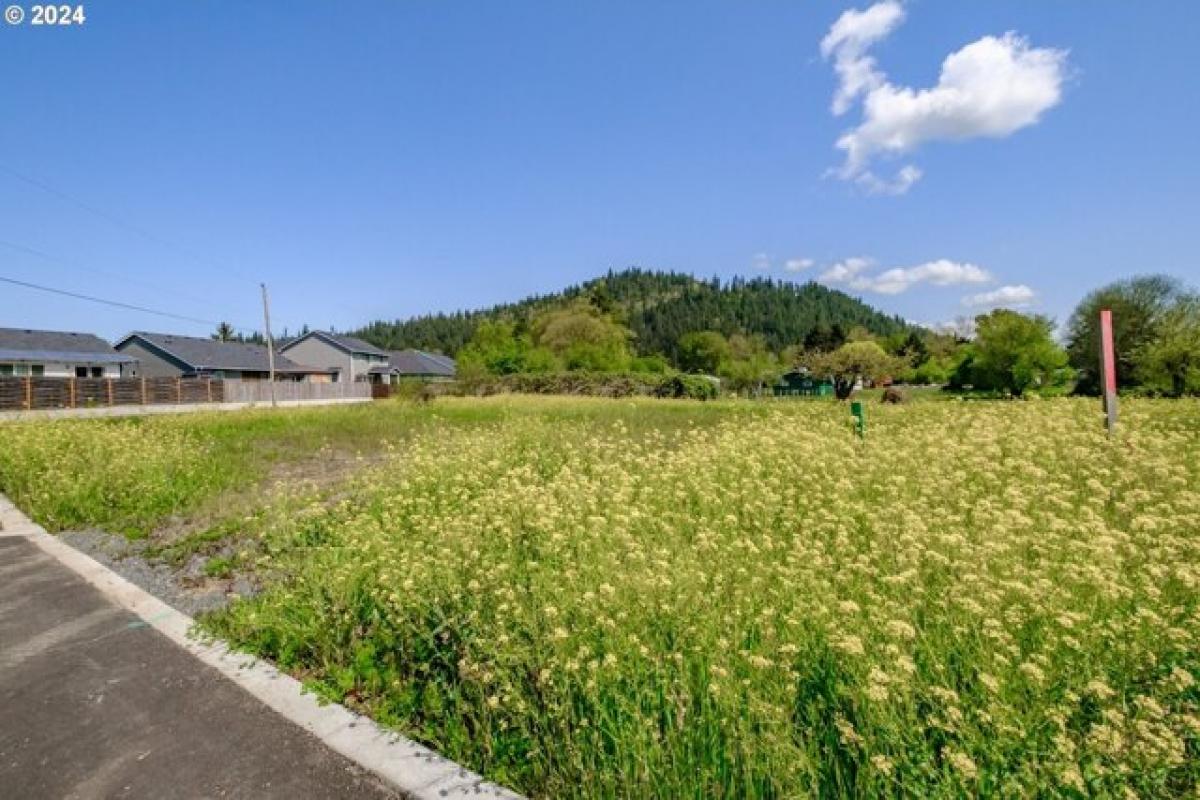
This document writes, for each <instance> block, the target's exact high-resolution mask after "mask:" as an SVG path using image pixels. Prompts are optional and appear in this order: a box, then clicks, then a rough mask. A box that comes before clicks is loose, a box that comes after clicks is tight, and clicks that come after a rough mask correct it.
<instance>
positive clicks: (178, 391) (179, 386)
mask: <svg viewBox="0 0 1200 800" xmlns="http://www.w3.org/2000/svg"><path fill="white" fill-rule="evenodd" d="M175 402H176V403H182V402H183V378H182V377H180V378H176V379H175Z"/></svg>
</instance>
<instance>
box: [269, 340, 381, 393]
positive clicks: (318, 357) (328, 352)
mask: <svg viewBox="0 0 1200 800" xmlns="http://www.w3.org/2000/svg"><path fill="white" fill-rule="evenodd" d="M279 352H281V353H283V354H285V355H286V356H287V357H288V358H291V359H295V360H296V361H299V362H301V363H304V364H312V365H314V366H318V367H324V368H325V369H327V370H330V371H333V372H335V373H336V374H335V377H334V380H344V381H350V382H354V381H370V382H371V383H380V382H386V376H387V375H388V374H389V370H390V367H389V365H388V354H387V353H386V352H384V351H383V350H380V349H379V348H378V347H376V346H375V345H373V344H368V343H367V342H364V341H363V340H362V339H356V338H354V337H353V336H343V335H342V334H338V333H326V332H325V331H312V332H310V333H306V334H304V335H303V336H299V337H297V338H295V339H292V340H290V341H288V342H287V343H285V344H283V345H282V346H280V348H279Z"/></svg>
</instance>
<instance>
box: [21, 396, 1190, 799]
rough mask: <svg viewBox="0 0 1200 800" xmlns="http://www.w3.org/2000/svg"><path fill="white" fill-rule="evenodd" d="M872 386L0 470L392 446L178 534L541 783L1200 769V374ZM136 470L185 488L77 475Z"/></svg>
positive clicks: (232, 620) (1039, 783)
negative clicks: (1117, 396)
mask: <svg viewBox="0 0 1200 800" xmlns="http://www.w3.org/2000/svg"><path fill="white" fill-rule="evenodd" d="M870 402H871V404H870V407H869V411H868V413H869V414H870V420H869V424H868V435H867V438H866V440H865V441H859V440H857V439H856V438H855V437H854V436H853V435H852V434H851V433H850V425H849V418H848V410H847V408H846V406H845V405H844V404H838V403H834V402H831V401H811V402H787V401H777V402H761V403H750V402H726V401H721V402H714V403H705V404H700V403H688V402H665V401H654V400H629V401H626V400H612V401H605V400H586V399H565V398H519V397H501V398H489V399H485V400H476V399H460V400H449V399H444V400H438V401H437V402H434V403H431V404H427V405H422V406H416V405H410V404H400V403H380V404H374V405H372V406H369V407H355V408H353V409H330V410H321V411H320V412H309V411H305V412H293V411H287V412H275V413H270V412H254V414H250V415H246V416H245V417H244V418H242V419H239V418H238V417H239V415H228V416H222V417H221V418H220V419H219V420H218V419H208V418H198V417H187V418H184V417H180V418H177V419H176V420H175V421H174V424H175V425H177V426H178V427H173V426H172V425H165V424H164V425H163V427H162V428H160V427H159V424H160V423H158V422H157V421H155V424H152V425H150V426H149V427H148V428H142V429H139V430H142V431H149V434H148V436H147V439H148V440H151V441H155V440H157V437H159V436H161V437H162V441H161V442H160V443H159V444H157V445H154V446H151V445H145V450H146V453H147V454H149V457H148V460H147V463H149V464H152V465H155V466H153V467H146V468H145V469H142V470H141V471H138V470H137V469H136V468H137V467H138V464H139V463H140V462H139V461H138V460H137V459H131V460H130V461H128V462H127V461H121V460H120V458H121V457H117V456H114V457H112V458H105V457H96V456H91V455H86V454H87V453H89V452H91V450H92V449H93V448H97V451H98V452H105V450H104V448H108V447H111V446H114V445H111V444H110V443H109V441H108V438H107V437H108V433H109V431H110V430H111V429H112V428H116V429H118V430H120V429H121V428H120V426H106V425H103V424H95V423H89V424H88V425H81V426H79V427H76V428H70V429H68V430H69V433H70V435H71V436H72V437H73V446H72V447H62V448H60V449H54V448H55V445H53V444H51V449H52V450H53V452H55V453H56V454H57V455H56V458H61V459H63V461H64V463H65V464H67V467H66V468H63V467H62V466H61V465H57V466H56V465H55V464H54V463H52V462H50V461H39V460H38V458H39V457H38V456H36V455H35V456H33V457H31V459H30V460H28V461H27V460H25V459H21V458H14V457H11V456H9V455H7V453H6V454H5V455H3V456H0V486H4V487H5V488H6V490H7V488H8V486H9V483H11V484H12V485H15V486H17V487H19V488H22V489H24V490H26V491H27V492H28V496H29V497H31V498H32V500H33V503H34V504H37V503H42V504H43V511H42V513H43V514H45V515H46V516H48V517H50V518H64V517H69V516H70V515H71V514H73V515H74V517H73V518H74V519H77V520H84V523H83V524H97V525H99V524H105V523H104V518H105V516H106V515H109V518H111V519H128V520H136V521H137V522H138V524H140V525H142V526H149V527H153V526H154V525H155V524H156V523H157V522H161V521H162V520H164V519H167V518H168V517H170V516H171V515H173V514H178V513H180V512H179V508H180V507H184V508H187V507H189V506H187V504H188V503H191V504H192V505H191V506H190V508H193V509H196V508H201V507H206V506H205V505H204V504H216V505H218V506H219V505H221V504H222V503H223V502H225V501H226V500H228V498H230V497H238V498H242V499H245V498H247V497H248V496H252V495H253V494H254V492H253V487H254V486H256V485H260V484H261V482H262V481H265V480H268V479H269V476H270V475H271V474H272V471H273V470H274V471H276V473H278V471H279V470H280V469H284V473H285V474H287V472H286V468H287V467H288V465H291V464H296V463H302V462H304V461H305V460H306V459H312V458H318V459H320V458H324V457H325V456H324V455H316V454H323V453H329V452H336V453H341V454H353V453H356V452H360V451H361V452H363V453H375V454H380V455H381V457H380V458H377V459H364V460H363V461H362V462H361V466H360V467H358V468H356V469H353V470H349V471H347V472H346V473H345V474H344V476H343V477H342V478H341V479H340V480H339V482H338V483H337V484H336V485H334V486H331V485H325V486H323V487H322V486H313V487H310V488H309V489H306V490H304V491H297V492H295V493H291V494H287V495H283V496H280V495H274V494H273V495H269V496H268V495H262V496H261V497H260V498H259V500H258V502H257V504H254V503H251V505H250V508H249V510H247V509H246V508H240V509H239V510H238V514H237V516H236V518H235V517H234V516H233V515H232V514H231V515H230V517H229V518H228V519H219V520H217V521H216V522H215V523H214V524H212V525H209V526H207V527H205V528H203V529H199V530H197V531H196V532H193V533H192V534H189V535H188V536H185V537H182V538H179V539H177V540H175V541H173V542H172V543H170V545H169V546H168V545H166V544H164V546H163V548H162V550H161V552H162V553H163V554H164V557H167V556H168V555H169V556H170V557H171V558H175V559H178V560H180V561H181V562H182V561H186V560H188V559H190V558H192V557H193V556H195V555H197V554H199V555H204V556H206V557H207V559H208V560H207V561H206V566H205V570H206V571H208V570H209V569H210V568H211V569H212V570H213V571H214V572H217V573H219V574H223V575H225V574H230V573H229V570H231V569H233V568H235V567H236V569H237V570H238V571H242V570H247V569H248V570H254V571H256V572H257V575H256V577H257V578H259V579H260V580H258V581H257V582H256V585H259V586H261V587H262V592H261V593H260V594H258V595H257V596H255V597H254V598H249V599H245V600H242V601H239V602H236V603H235V604H234V605H232V606H231V607H229V608H228V609H226V610H224V611H221V612H218V613H217V614H214V615H212V616H209V617H207V618H205V619H204V620H203V624H204V625H205V626H206V628H207V629H208V630H209V631H210V632H212V633H215V634H218V635H220V636H223V637H226V638H227V639H229V640H230V641H232V642H233V643H234V644H235V645H236V646H238V647H240V648H242V649H244V650H246V651H249V652H253V653H256V654H258V655H262V656H265V657H269V658H271V659H273V660H274V661H276V662H277V663H278V664H280V665H281V666H282V667H283V668H285V669H288V670H291V671H292V672H293V673H294V674H296V675H298V676H302V677H303V678H304V679H305V680H306V681H307V682H308V683H309V684H310V685H311V686H312V687H313V688H314V689H315V690H316V691H318V692H319V693H321V694H322V695H323V696H327V697H330V698H333V699H338V700H341V701H343V702H346V703H348V704H350V705H352V706H354V707H356V708H359V709H362V710H365V711H367V712H368V713H370V714H372V715H373V716H375V717H376V718H377V719H379V720H381V721H383V722H385V723H386V724H389V725H393V726H395V727H396V728H398V729H400V730H403V731H404V732H406V733H408V734H409V735H412V736H414V737H416V738H418V739H420V740H422V741H424V742H426V743H428V744H430V745H432V746H433V747H435V748H437V749H438V750H439V751H441V752H442V753H444V754H445V755H447V756H449V757H451V758H454V759H457V760H460V761H462V762H463V763H465V764H467V765H469V766H471V767H473V768H475V769H478V770H480V771H482V772H484V773H485V774H486V775H487V776H488V777H490V778H493V779H495V780H498V781H501V782H503V783H506V784H508V785H511V786H513V787H514V788H517V789H518V790H521V791H523V792H526V793H529V794H532V795H534V796H539V797H558V796H573V797H671V798H674V797H710V796H712V797H762V798H774V797H795V796H820V797H862V796H872V797H873V796H920V797H934V798H938V797H943V798H949V797H961V796H964V795H968V796H969V795H977V796H1065V797H1074V796H1087V795H1096V796H1120V795H1122V794H1123V793H1125V792H1126V791H1127V790H1128V791H1132V792H1135V793H1137V794H1138V795H1139V796H1145V797H1166V796H1189V795H1190V794H1194V793H1195V791H1196V786H1197V783H1198V781H1200V766H1198V765H1200V688H1198V683H1197V680H1198V679H1200V493H1198V492H1197V490H1196V487H1197V486H1200V404H1198V403H1196V402H1191V401H1181V402H1166V401H1150V400H1133V401H1128V402H1125V403H1123V404H1122V422H1121V428H1120V434H1119V436H1118V437H1116V438H1115V439H1109V438H1108V437H1107V436H1106V435H1105V434H1104V432H1103V425H1102V420H1101V416H1100V414H1099V410H1098V406H1097V404H1096V403H1095V402H1092V401H1086V400H1074V399H1069V400H1045V401H1041V402H972V403H954V402H916V403H912V404H908V405H904V406H897V407H893V406H883V405H882V404H879V403H877V402H874V401H870ZM293 414H296V416H295V417H294V418H292V417H291V415H293ZM305 415H311V416H308V417H306V416H305ZM22 424H24V423H22ZM58 424H60V423H34V425H48V426H51V427H52V428H53V426H56V425H58ZM10 430H12V428H10V427H5V428H4V429H3V432H4V433H5V434H7V433H8V432H9V431H10ZM125 432H126V433H128V432H129V430H128V429H126V430H125ZM21 435H22V436H23V437H26V438H28V439H29V440H30V441H35V440H38V439H37V437H39V436H45V437H48V438H51V439H52V438H53V437H52V436H50V434H49V433H46V432H40V431H33V430H29V431H22V434H21ZM172 437H175V438H172ZM172 443H174V444H186V445H188V447H185V448H183V449H180V448H176V447H172V446H167V445H168V444H172ZM21 446H22V447H23V448H27V447H28V445H21ZM137 446H138V447H141V446H142V445H137ZM81 453H82V454H84V455H81ZM216 463H220V464H221V465H222V469H221V470H217V469H215V468H214V466H213V465H214V464H216ZM125 467H130V468H134V469H133V472H132V473H131V474H132V475H133V477H132V478H129V477H126V474H127V473H126V471H125V469H124V468H125ZM176 482H180V483H181V484H182V486H181V487H176V488H171V486H172V485H173V484H174V483H176ZM256 482H258V483H256ZM77 483H79V484H82V485H84V486H87V487H90V488H87V489H86V490H85V489H84V488H81V487H80V486H77V485H76V484H77ZM116 487H126V488H133V489H138V490H141V491H143V492H145V493H146V494H147V496H150V497H153V498H157V499H155V500H154V501H153V502H147V504H146V505H145V506H138V505H131V506H129V507H128V508H125V509H121V510H120V513H117V512H105V511H101V512H99V513H97V512H95V511H94V507H93V505H91V504H89V503H83V504H74V502H73V501H72V502H71V503H67V502H66V501H61V500H55V499H54V498H55V497H56V493H58V494H65V495H67V496H68V497H70V496H74V493H76V492H77V493H78V496H79V497H81V498H87V497H89V496H92V495H95V494H97V493H98V494H99V496H112V495H110V494H107V493H111V492H114V491H115V488H116ZM247 487H250V488H249V489H248V488H247ZM188 492H191V493H190V494H189V493H188ZM43 496H44V499H43ZM173 498H174V499H173ZM14 499H17V500H18V502H20V503H22V504H23V505H24V504H25V501H23V500H21V499H19V498H17V497H14ZM64 509H65V510H64ZM68 512H69V513H68ZM56 515H58V516H56ZM122 515H125V516H122ZM146 529H148V528H146V527H143V528H142V530H146ZM231 549H235V550H236V551H237V554H236V555H229V553H230V551H231ZM244 553H245V554H246V555H243V554H244Z"/></svg>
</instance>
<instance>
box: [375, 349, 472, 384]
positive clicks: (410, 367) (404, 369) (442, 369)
mask: <svg viewBox="0 0 1200 800" xmlns="http://www.w3.org/2000/svg"><path fill="white" fill-rule="evenodd" d="M388 363H389V364H390V365H391V367H392V369H393V370H394V371H395V372H396V373H397V374H399V375H433V376H439V377H446V378H452V377H454V373H455V370H456V367H455V364H454V359H453V358H450V357H449V356H444V355H441V354H440V353H427V352H426V351H424V350H393V351H391V352H390V353H388Z"/></svg>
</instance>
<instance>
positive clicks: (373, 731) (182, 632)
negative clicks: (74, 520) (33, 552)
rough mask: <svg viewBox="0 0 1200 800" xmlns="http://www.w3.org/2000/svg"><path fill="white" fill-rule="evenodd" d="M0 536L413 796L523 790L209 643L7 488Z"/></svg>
mask: <svg viewBox="0 0 1200 800" xmlns="http://www.w3.org/2000/svg"><path fill="white" fill-rule="evenodd" d="M0 536H22V537H25V538H27V539H28V540H29V541H30V542H32V543H34V544H36V545H37V546H38V547H39V548H41V550H43V551H44V552H45V553H47V554H49V555H50V556H52V557H54V558H55V559H56V560H58V561H59V563H61V564H63V565H64V566H66V567H67V568H68V569H70V570H71V571H73V572H75V573H76V574H78V575H79V576H81V577H82V578H83V579H84V580H86V581H87V582H88V583H90V584H91V585H92V586H94V587H96V589H98V590H99V591H100V592H101V593H102V594H103V595H104V596H105V597H107V598H108V599H109V600H111V601H112V602H114V603H116V604H117V605H119V606H121V607H122V608H125V609H127V610H129V611H131V612H132V613H134V614H136V615H137V616H138V617H140V618H141V619H142V620H143V621H144V622H145V623H146V624H147V625H148V626H150V627H153V628H154V629H156V630H157V631H159V632H160V633H162V634H163V635H164V636H166V637H167V638H168V639H170V640H171V641H173V642H174V643H175V644H176V645H178V646H179V647H182V648H183V649H184V650H186V651H187V652H189V653H191V654H192V655H193V656H195V657H196V658H198V659H199V660H200V661H202V662H204V663H205V664H207V665H209V666H211V667H213V668H214V669H216V670H217V671H219V672H220V673H221V674H222V675H224V676H225V677H226V678H228V679H229V680H231V681H233V682H234V683H236V684H237V685H238V686H240V687H241V688H242V689H244V690H245V691H247V692H249V693H250V694H251V695H252V696H253V697H254V698H256V699H257V700H259V701H260V702H262V703H264V704H265V705H267V706H268V707H270V708H271V709H273V710H274V711H276V712H277V713H279V714H281V715H282V716H283V717H285V718H286V719H288V720H290V721H291V722H293V723H295V724H296V725H299V726H300V727H301V728H304V729H305V730H307V731H308V732H310V733H311V734H313V735H314V736H316V737H317V739H319V740H320V741H321V742H323V743H324V744H325V745H326V746H328V747H329V748H331V749H332V750H334V751H336V752H338V753H341V754H342V755H343V756H345V757H346V758H349V759H350V760H351V761H354V762H355V763H357V764H359V765H360V766H361V767H363V768H364V769H367V770H370V771H371V772H374V773H375V774H377V775H379V776H380V777H381V778H383V779H384V780H385V781H387V782H388V783H389V784H391V785H392V786H393V787H394V788H395V789H397V790H399V791H400V792H402V793H404V794H405V795H407V796H408V797H411V798H414V800H443V799H444V798H446V797H451V796H465V795H476V796H481V795H487V796H489V797H500V798H506V799H508V800H519V798H520V795H518V794H516V793H514V792H512V791H510V790H508V789H505V788H503V787H501V786H497V785H496V784H493V783H490V782H488V781H485V780H484V779H483V778H482V777H481V776H479V775H477V774H475V773H474V772H471V771H470V770H468V769H466V768H464V767H462V766H460V765H459V764H457V763H455V762H454V761H451V760H450V759H448V758H444V757H442V756H440V755H438V754H437V753H435V752H434V751H433V750H430V749H429V748H427V747H425V746H423V745H420V744H417V743H416V742H414V741H412V740H410V739H407V738H405V737H404V736H401V735H400V734H398V733H395V732H393V731H389V730H387V729H386V728H383V727H382V726H380V725H378V724H377V723H376V722H374V721H373V720H371V719H370V718H368V717H364V716H362V715H361V714H356V713H354V712H352V711H350V710H349V709H347V708H345V707H344V706H341V705H338V704H336V703H328V704H325V705H322V704H321V703H320V702H319V701H318V700H317V698H316V697H315V696H314V695H312V694H309V693H306V692H304V690H303V686H302V684H301V683H300V682H299V681H297V680H296V679H295V678H292V677H291V676H290V675H286V674H284V673H282V672H280V671H279V670H278V669H276V668H275V667H274V666H272V665H271V664H269V663H268V662H266V661H263V660H261V659H257V658H255V657H253V656H249V655H247V654H245V653H237V652H234V651H233V650H230V649H229V647H228V646H227V645H226V644H225V643H224V642H220V641H216V642H212V643H205V642H200V641H197V640H196V639H193V638H191V637H190V636H189V635H188V633H189V631H190V630H191V629H192V627H193V625H194V624H195V621H194V620H193V619H192V618H191V617H189V616H187V615H186V614H183V613H182V612H180V611H177V610H176V609H174V608H173V607H171V606H169V605H167V604H166V603H164V602H163V601H162V600H159V599H158V598H157V597H155V596H153V595H151V594H149V593H148V592H146V591H145V590H143V589H142V588H141V587H139V586H135V585H134V584H132V583H130V582H129V581H127V580H125V579H124V578H122V577H121V576H120V575H117V574H116V573H115V572H113V571H112V570H110V569H109V568H108V567H105V566H104V565H102V564H100V563H99V562H97V561H95V560H93V559H91V558H89V557H88V556H86V555H84V554H83V553H81V552H79V551H78V550H76V549H75V548H73V547H71V546H69V545H67V544H65V543H63V542H61V541H59V540H58V539H56V538H55V537H54V536H51V535H50V534H48V533H47V532H46V531H45V529H44V528H42V527H41V526H40V525H37V524H35V523H34V522H32V521H31V520H30V519H29V518H28V517H26V516H25V515H24V514H23V513H22V512H21V511H20V510H19V509H17V508H16V507H15V506H14V505H12V503H11V502H10V501H9V500H8V498H7V497H5V496H4V495H3V494H0Z"/></svg>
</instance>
